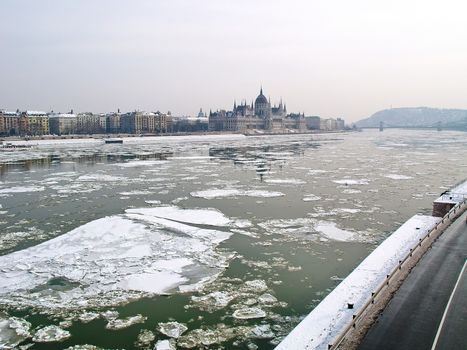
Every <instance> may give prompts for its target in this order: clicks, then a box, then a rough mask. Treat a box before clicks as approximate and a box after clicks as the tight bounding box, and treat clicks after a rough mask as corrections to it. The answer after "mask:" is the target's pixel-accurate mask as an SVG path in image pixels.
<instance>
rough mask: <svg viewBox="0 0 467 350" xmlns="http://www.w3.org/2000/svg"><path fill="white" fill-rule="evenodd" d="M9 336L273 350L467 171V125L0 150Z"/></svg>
mask: <svg viewBox="0 0 467 350" xmlns="http://www.w3.org/2000/svg"><path fill="white" fill-rule="evenodd" d="M0 164H1V165H0V175H1V177H0V205H1V206H0V232H1V234H0V305H1V309H2V311H0V348H1V347H2V344H6V346H16V345H18V344H20V345H28V344H29V345H32V347H31V349H66V348H70V347H72V348H75V349H80V348H83V349H85V348H86V349H87V348H89V349H91V348H92V347H90V346H85V345H84V344H88V345H93V346H96V347H97V348H103V349H122V348H124V349H152V348H154V347H155V346H156V347H157V348H159V349H166V348H174V349H175V348H181V349H183V348H216V349H218V348H226V349H229V348H233V347H235V348H240V349H241V348H243V349H271V348H273V347H274V346H275V345H276V344H278V342H280V340H281V339H282V338H283V337H284V336H285V335H286V334H287V333H288V332H289V331H290V330H291V329H292V328H293V327H294V326H295V325H296V324H297V323H298V322H299V321H300V320H301V319H302V318H303V316H305V315H306V314H307V313H308V312H309V311H310V310H312V309H313V308H314V307H315V306H316V305H317V304H318V303H319V301H320V300H322V299H323V297H324V296H326V295H327V294H328V293H329V292H330V291H331V290H332V289H333V288H334V287H335V286H336V285H337V284H338V283H339V282H340V281H341V280H342V279H343V278H344V277H345V276H347V275H348V274H349V273H350V272H351V271H352V270H353V268H354V267H355V266H356V265H358V263H359V262H360V261H361V260H363V259H364V258H365V257H366V256H367V255H368V254H369V252H371V251H372V250H374V249H375V247H376V246H377V245H378V243H380V242H381V241H382V240H383V239H384V238H385V237H387V236H388V235H389V234H390V233H391V232H393V231H395V230H396V229H397V227H398V226H400V225H401V224H402V223H403V222H404V221H405V220H406V219H408V218H409V217H411V216H412V215H414V214H416V213H421V214H430V213H431V203H432V201H433V200H434V199H435V198H437V197H438V195H439V194H440V193H441V192H443V191H444V190H446V189H448V188H450V187H451V186H453V185H454V184H455V183H457V182H459V181H461V180H463V179H464V178H465V177H466V174H467V137H466V134H465V133H457V132H435V131H433V132H432V131H413V130H412V131H402V130H387V131H384V132H383V133H380V132H375V131H366V132H362V133H351V134H335V135H313V136H312V135H291V136H270V137H243V136H239V135H231V136H228V135H225V136H214V137H213V136H205V137H183V138H178V137H172V138H132V139H125V142H124V143H123V144H118V145H115V144H114V145H111V144H110V145H105V144H102V142H101V141H97V140H94V141H76V140H74V141H73V143H60V142H48V143H47V142H44V143H40V144H38V145H37V146H35V147H34V148H31V149H23V150H17V151H13V152H4V153H0Z"/></svg>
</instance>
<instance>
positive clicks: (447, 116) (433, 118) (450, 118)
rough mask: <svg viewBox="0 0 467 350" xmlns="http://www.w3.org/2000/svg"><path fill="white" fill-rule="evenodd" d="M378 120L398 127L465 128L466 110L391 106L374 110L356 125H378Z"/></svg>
mask: <svg viewBox="0 0 467 350" xmlns="http://www.w3.org/2000/svg"><path fill="white" fill-rule="evenodd" d="M380 122H384V125H385V126H389V127H390V126H400V127H429V126H433V127H436V126H437V124H438V123H439V122H440V123H441V127H443V128H450V129H462V130H467V110H465V109H438V108H428V107H416V108H414V107H410V108H391V109H384V110H382V111H379V112H376V113H375V114H373V115H372V116H371V117H369V118H366V119H362V120H360V121H358V122H357V123H356V125H357V126H358V127H361V128H365V127H378V126H379V125H380Z"/></svg>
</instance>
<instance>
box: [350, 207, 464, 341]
mask: <svg viewBox="0 0 467 350" xmlns="http://www.w3.org/2000/svg"><path fill="white" fill-rule="evenodd" d="M465 220H466V214H465V213H464V214H463V215H462V216H461V217H460V218H459V219H457V220H456V221H455V222H454V223H453V224H452V225H451V226H450V227H449V228H448V229H447V230H446V231H445V232H444V233H443V235H441V236H440V238H439V239H438V240H437V241H436V242H435V243H434V244H433V247H432V249H431V250H430V251H429V252H428V253H427V254H426V255H425V256H424V257H423V258H422V259H421V260H420V262H419V263H418V265H417V266H416V267H415V268H414V269H413V270H412V272H411V273H410V275H409V276H408V277H407V279H406V280H405V282H404V283H403V284H402V286H401V288H400V289H399V290H398V291H397V292H396V294H395V295H394V298H393V299H392V300H391V302H390V303H389V305H388V306H387V308H386V309H385V310H384V311H383V314H382V315H381V316H380V318H379V319H378V321H377V322H376V323H375V324H374V325H373V327H372V328H371V329H370V331H369V332H368V334H367V336H366V337H365V339H364V340H363V342H362V344H361V345H360V346H359V349H361V350H370V349H371V350H372V349H379V350H385V349H387V350H389V349H398V350H405V349H407V350H408V349H410V350H425V349H426V350H430V349H431V350H435V349H436V350H441V349H467V332H466V331H467V328H466V326H467V302H466V301H467V299H466V298H467V270H466V268H465V265H466V260H467V223H466V221H465Z"/></svg>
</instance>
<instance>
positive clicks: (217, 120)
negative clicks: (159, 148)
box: [0, 88, 345, 136]
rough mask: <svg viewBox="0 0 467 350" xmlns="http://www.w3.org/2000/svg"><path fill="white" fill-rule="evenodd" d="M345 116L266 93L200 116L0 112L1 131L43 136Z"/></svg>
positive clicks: (313, 126) (303, 122)
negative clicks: (318, 112)
mask: <svg viewBox="0 0 467 350" xmlns="http://www.w3.org/2000/svg"><path fill="white" fill-rule="evenodd" d="M344 128H345V123H344V120H343V119H341V118H337V119H333V118H328V119H324V118H320V117H318V116H312V117H308V116H307V117H305V114H304V113H287V107H286V104H285V103H283V102H282V100H281V101H280V102H279V104H278V105H272V104H271V101H270V99H267V98H266V96H264V94H263V89H262V88H261V89H260V93H259V95H258V97H256V100H255V101H254V102H253V101H252V102H251V104H247V102H246V101H242V102H241V103H240V104H237V103H236V102H234V105H233V109H232V110H231V111H226V110H218V111H215V112H212V111H210V112H209V115H208V116H206V115H205V114H204V112H203V111H202V110H200V112H199V114H198V116H197V117H178V118H177V117H172V116H171V114H170V112H168V113H161V112H140V111H135V112H128V113H120V110H118V111H117V112H116V113H107V114H93V113H78V114H74V113H73V111H71V112H70V113H53V112H50V113H45V112H40V111H26V112H20V111H16V112H8V111H2V110H0V135H2V136H40V135H49V134H53V135H72V134H104V133H113V134H116V133H127V134H158V133H165V132H199V131H229V132H246V133H248V132H249V131H251V130H264V131H265V132H283V131H286V130H296V131H306V130H322V131H334V130H344Z"/></svg>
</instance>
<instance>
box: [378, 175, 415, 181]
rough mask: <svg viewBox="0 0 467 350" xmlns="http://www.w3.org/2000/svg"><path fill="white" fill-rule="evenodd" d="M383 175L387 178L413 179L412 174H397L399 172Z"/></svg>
mask: <svg viewBox="0 0 467 350" xmlns="http://www.w3.org/2000/svg"><path fill="white" fill-rule="evenodd" d="M384 177H387V178H388V179H393V180H410V179H413V177H412V176H406V175H399V174H387V175H384Z"/></svg>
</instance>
